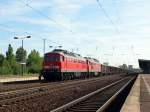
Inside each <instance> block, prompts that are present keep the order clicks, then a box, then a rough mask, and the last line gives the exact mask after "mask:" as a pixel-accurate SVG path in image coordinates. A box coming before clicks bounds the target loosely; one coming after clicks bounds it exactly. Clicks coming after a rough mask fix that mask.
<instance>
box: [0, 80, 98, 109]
mask: <svg viewBox="0 0 150 112" xmlns="http://www.w3.org/2000/svg"><path fill="white" fill-rule="evenodd" d="M97 80H99V78H96V79H90V80H88V81H87V80H82V82H80V81H77V82H76V81H75V82H72V83H71V84H69V85H68V84H67V83H64V82H61V83H60V82H59V83H58V82H55V83H53V84H46V85H43V86H40V87H33V88H28V89H21V90H15V91H9V92H2V93H0V105H1V106H3V105H10V104H12V103H15V102H21V101H24V100H30V99H33V98H36V97H40V96H42V95H46V94H50V93H51V92H54V91H56V92H57V91H61V90H65V89H69V88H70V89H71V88H72V87H73V86H74V85H76V86H81V85H85V84H87V85H90V84H93V83H95V82H97ZM68 83H70V82H68Z"/></svg>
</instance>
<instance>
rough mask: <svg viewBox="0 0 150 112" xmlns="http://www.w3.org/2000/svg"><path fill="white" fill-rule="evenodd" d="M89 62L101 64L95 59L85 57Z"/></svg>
mask: <svg viewBox="0 0 150 112" xmlns="http://www.w3.org/2000/svg"><path fill="white" fill-rule="evenodd" d="M85 58H86V59H87V60H89V61H91V62H96V63H100V62H99V60H97V59H95V58H91V57H85Z"/></svg>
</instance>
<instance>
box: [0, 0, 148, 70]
mask: <svg viewBox="0 0 150 112" xmlns="http://www.w3.org/2000/svg"><path fill="white" fill-rule="evenodd" d="M99 1H100V3H101V4H102V6H103V8H104V9H105V10H106V12H107V14H108V15H109V17H110V18H111V20H112V21H113V23H114V24H115V25H112V24H111V22H110V20H109V19H108V18H107V17H106V16H105V14H104V12H103V11H102V9H101V8H100V7H99V5H98V3H97V0H0V53H3V54H5V52H6V50H7V47H8V44H9V43H11V44H12V46H13V48H14V51H16V49H17V48H18V47H20V46H21V40H14V39H13V37H14V36H26V35H31V36H32V38H31V39H26V40H24V47H25V49H27V51H28V52H30V51H31V50H32V49H36V50H38V51H39V52H40V53H41V55H42V53H43V40H42V39H43V38H46V39H47V40H46V52H48V51H50V50H52V49H51V48H49V46H50V45H52V46H55V47H56V46H58V45H62V46H63V48H64V49H67V50H70V51H72V50H73V51H74V52H78V53H80V54H82V55H83V56H92V57H95V58H98V59H99V60H100V62H102V63H103V62H109V63H110V65H114V66H118V65H120V64H123V63H127V64H133V65H134V66H135V67H137V66H138V63H137V59H138V58H144V59H150V50H149V48H150V44H149V42H150V14H149V12H150V6H149V4H150V1H149V0H99ZM26 4H28V5H29V6H31V7H33V8H34V9H36V10H38V11H40V12H41V13H42V14H43V15H41V14H39V13H37V12H36V11H35V10H33V9H32V8H30V7H28V6H26ZM44 15H46V16H47V17H45V16H44ZM48 17H49V19H48ZM51 19H52V20H54V21H55V22H54V21H51ZM116 29H117V30H118V31H119V32H117V31H116Z"/></svg>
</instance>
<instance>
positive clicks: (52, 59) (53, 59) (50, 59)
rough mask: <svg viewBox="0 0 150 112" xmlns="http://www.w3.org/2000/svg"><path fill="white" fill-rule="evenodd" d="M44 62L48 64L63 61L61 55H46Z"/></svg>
mask: <svg viewBox="0 0 150 112" xmlns="http://www.w3.org/2000/svg"><path fill="white" fill-rule="evenodd" d="M44 60H45V61H47V62H58V61H60V60H61V59H60V56H59V55H45V56H44Z"/></svg>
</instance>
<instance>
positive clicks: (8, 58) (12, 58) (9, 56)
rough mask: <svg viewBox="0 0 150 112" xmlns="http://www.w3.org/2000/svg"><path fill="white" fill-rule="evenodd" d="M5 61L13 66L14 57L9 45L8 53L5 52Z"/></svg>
mask: <svg viewBox="0 0 150 112" xmlns="http://www.w3.org/2000/svg"><path fill="white" fill-rule="evenodd" d="M6 60H7V61H8V62H9V64H10V65H13V63H14V62H15V56H14V54H13V48H12V46H11V45H10V44H9V46H8V51H7V52H6Z"/></svg>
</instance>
